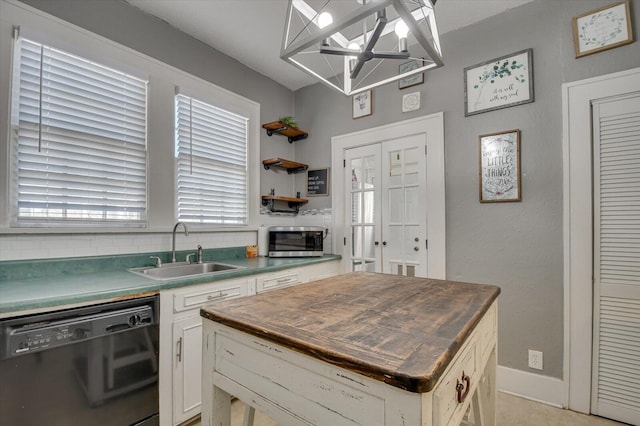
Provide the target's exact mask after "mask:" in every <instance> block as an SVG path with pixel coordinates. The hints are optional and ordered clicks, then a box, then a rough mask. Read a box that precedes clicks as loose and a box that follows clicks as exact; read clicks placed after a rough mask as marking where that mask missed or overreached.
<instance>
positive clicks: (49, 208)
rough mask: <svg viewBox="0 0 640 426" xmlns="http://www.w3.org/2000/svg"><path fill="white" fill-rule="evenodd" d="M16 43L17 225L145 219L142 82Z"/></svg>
mask: <svg viewBox="0 0 640 426" xmlns="http://www.w3.org/2000/svg"><path fill="white" fill-rule="evenodd" d="M17 47H18V49H19V61H17V64H16V66H17V69H16V70H14V72H15V73H19V79H17V84H18V87H19V89H18V93H19V100H18V101H16V100H14V102H13V105H14V108H17V110H18V111H17V116H18V126H17V127H18V130H17V145H16V146H17V149H16V150H15V155H14V161H15V162H16V163H15V164H14V165H15V169H16V170H17V179H16V181H17V190H16V194H17V211H16V214H15V216H16V218H17V222H18V223H21V222H25V223H51V222H60V223H80V224H87V223H109V222H114V223H118V224H128V223H135V224H141V223H144V222H145V221H146V210H147V183H146V166H147V149H146V115H147V111H146V108H147V83H146V82H145V81H143V80H141V79H139V78H136V77H133V76H131V75H127V74H126V73H123V72H120V71H117V70H114V69H110V68H107V67H104V66H101V65H99V64H97V63H94V62H91V61H88V60H85V59H83V58H80V57H77V56H74V55H71V54H69V53H66V52H63V51H61V50H57V49H54V48H52V47H49V46H46V45H42V44H39V43H35V42H32V41H29V40H26V39H23V38H18V42H17ZM14 81H16V79H14ZM13 115H14V116H16V111H15V110H14V114H13Z"/></svg>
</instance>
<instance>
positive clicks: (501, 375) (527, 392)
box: [496, 365, 567, 408]
mask: <svg viewBox="0 0 640 426" xmlns="http://www.w3.org/2000/svg"><path fill="white" fill-rule="evenodd" d="M496 384H497V387H498V390H499V391H500V392H505V393H509V394H512V395H515V396H520V397H522V398H526V399H530V400H532V401H536V402H541V403H543V404H547V405H552V406H554V407H558V408H565V407H566V406H567V404H566V403H565V402H564V396H563V395H564V382H563V381H562V380H560V379H556V378H555V377H549V376H542V375H540V374H532V373H528V372H526V371H522V370H515V369H513V368H509V367H503V366H501V365H499V366H498V369H497V371H496Z"/></svg>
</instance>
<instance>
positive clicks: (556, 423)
mask: <svg viewBox="0 0 640 426" xmlns="http://www.w3.org/2000/svg"><path fill="white" fill-rule="evenodd" d="M231 406H232V409H231V426H242V418H243V413H244V405H243V404H242V403H241V402H240V401H234V402H233V404H232V405H231ZM497 423H498V426H616V425H622V424H623V423H618V422H614V421H612V420H607V419H604V418H602V417H596V416H586V415H584V414H579V413H575V412H573V411H569V410H562V409H560V408H555V407H552V406H550V405H546V404H540V403H537V402H533V401H530V400H528V399H524V398H519V397H516V396H513V395H509V394H506V393H503V392H498V419H497ZM189 426H200V422H198V421H196V422H195V423H192V424H190V425H189ZM254 426H278V423H276V422H274V421H273V420H272V419H270V418H269V417H267V416H265V415H264V414H262V413H260V412H258V411H256V417H255V420H254Z"/></svg>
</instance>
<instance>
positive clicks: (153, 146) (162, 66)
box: [0, 0, 260, 234]
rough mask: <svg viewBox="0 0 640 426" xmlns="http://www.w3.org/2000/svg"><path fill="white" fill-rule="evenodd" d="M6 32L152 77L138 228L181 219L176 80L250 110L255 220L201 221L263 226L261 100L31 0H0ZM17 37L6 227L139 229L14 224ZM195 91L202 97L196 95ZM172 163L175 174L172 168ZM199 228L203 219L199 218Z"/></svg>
mask: <svg viewBox="0 0 640 426" xmlns="http://www.w3.org/2000/svg"><path fill="white" fill-rule="evenodd" d="M0 15H2V16H3V19H2V20H0V31H2V32H3V34H11V33H12V29H13V27H15V26H19V27H20V32H21V34H22V35H23V36H24V37H26V38H29V39H31V40H34V41H36V42H41V43H42V42H44V43H45V44H48V45H51V46H53V47H56V48H59V49H62V50H65V51H67V52H69V53H71V54H75V55H78V56H81V57H84V58H87V59H89V60H93V61H96V62H97V63H101V64H104V65H105V66H110V67H114V68H116V69H120V70H123V71H125V72H127V73H130V74H132V75H138V76H140V77H141V78H145V79H146V80H147V81H148V82H149V88H148V108H147V114H148V122H147V141H148V143H147V163H148V168H147V212H148V216H147V227H146V228H135V232H166V231H167V230H170V229H172V227H173V225H174V224H175V222H176V220H177V214H176V212H177V207H176V197H175V171H174V167H175V159H174V151H175V145H174V143H175V142H174V122H175V121H174V120H175V117H174V114H175V104H174V102H175V101H174V97H175V91H176V87H179V88H180V91H181V93H184V94H186V95H190V96H193V97H196V98H199V99H202V100H203V101H205V102H210V103H212V104H214V105H217V106H219V107H221V108H223V109H225V110H228V111H230V112H233V113H235V114H238V115H241V116H244V117H248V118H249V121H248V133H247V136H248V146H247V153H248V158H247V170H248V176H247V178H248V194H247V196H248V209H249V211H248V223H247V225H242V226H240V225H229V226H221V225H215V226H211V225H202V226H200V225H198V226H197V230H198V231H219V230H224V231H234V230H235V231H247V230H251V229H253V228H256V229H257V226H258V218H259V212H260V196H259V190H260V187H259V186H260V184H259V176H260V160H259V151H260V149H259V141H260V125H259V123H260V104H259V103H257V102H255V101H253V100H250V99H248V98H245V97H243V96H241V95H238V94H236V93H233V92H231V91H229V90H227V89H224V88H222V87H219V86H216V85H215V84H213V83H211V82H210V81H207V80H204V79H202V78H200V77H196V76H194V75H191V74H189V73H187V72H185V71H183V70H181V69H179V68H176V67H173V66H171V65H168V64H166V63H163V62H161V61H159V60H157V59H154V58H151V57H149V56H147V55H145V54H143V53H140V52H138V51H136V50H133V49H131V48H128V47H126V46H123V45H121V44H119V43H116V42H114V41H112V40H109V39H107V38H105V37H102V36H100V35H97V34H95V33H92V32H90V31H88V30H85V29H82V28H80V27H78V26H76V25H73V24H71V23H68V22H65V21H63V20H61V19H59V18H56V17H53V16H51V15H48V14H46V13H44V12H42V11H40V10H37V9H34V8H32V7H31V6H28V5H26V4H23V3H19V2H14V1H7V0H3V1H0ZM12 45H13V39H12V38H11V37H1V38H0V129H6V130H7V131H6V132H3V133H2V134H1V135H0V164H2V165H3V166H6V167H2V168H0V169H2V170H0V234H30V233H34V234H38V233H95V232H98V233H114V232H115V233H117V232H132V231H133V228H131V227H126V226H113V227H102V226H93V225H89V224H87V225H80V226H73V227H68V226H67V227H62V226H58V225H49V224H43V225H42V226H39V227H36V226H32V227H20V228H17V227H15V226H13V225H12V224H11V208H10V206H11V204H10V203H12V202H14V201H16V200H14V199H13V196H12V194H11V192H10V184H11V182H10V179H11V173H12V170H9V169H10V167H9V166H10V165H11V164H10V161H11V160H10V159H11V155H13V153H12V152H11V149H12V148H11V144H10V143H9V141H10V139H11V137H10V135H11V129H10V111H11V109H10V107H11V105H10V102H11V99H12V96H11V93H12V90H13V87H12V85H11V80H12V73H11V69H13V60H12V59H13V50H12ZM194 95H195V96H194ZM168 170H171V171H174V173H167V171H168ZM194 227H196V225H195V224H194Z"/></svg>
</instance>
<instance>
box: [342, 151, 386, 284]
mask: <svg viewBox="0 0 640 426" xmlns="http://www.w3.org/2000/svg"><path fill="white" fill-rule="evenodd" d="M345 160H346V161H345V164H346V167H347V171H346V172H347V173H349V172H350V173H351V180H350V181H349V179H345V184H346V188H345V194H346V196H347V200H346V205H347V206H349V207H350V208H348V209H346V212H347V216H348V217H347V220H346V223H348V224H349V230H348V232H347V235H348V237H347V240H348V241H347V244H348V247H347V249H348V253H349V256H350V262H351V270H352V271H367V272H380V271H381V269H380V265H379V263H380V262H379V249H378V247H379V241H380V237H379V233H380V226H379V221H380V217H379V212H380V146H379V145H374V146H367V147H362V148H354V149H349V150H347V151H346V152H345Z"/></svg>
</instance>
